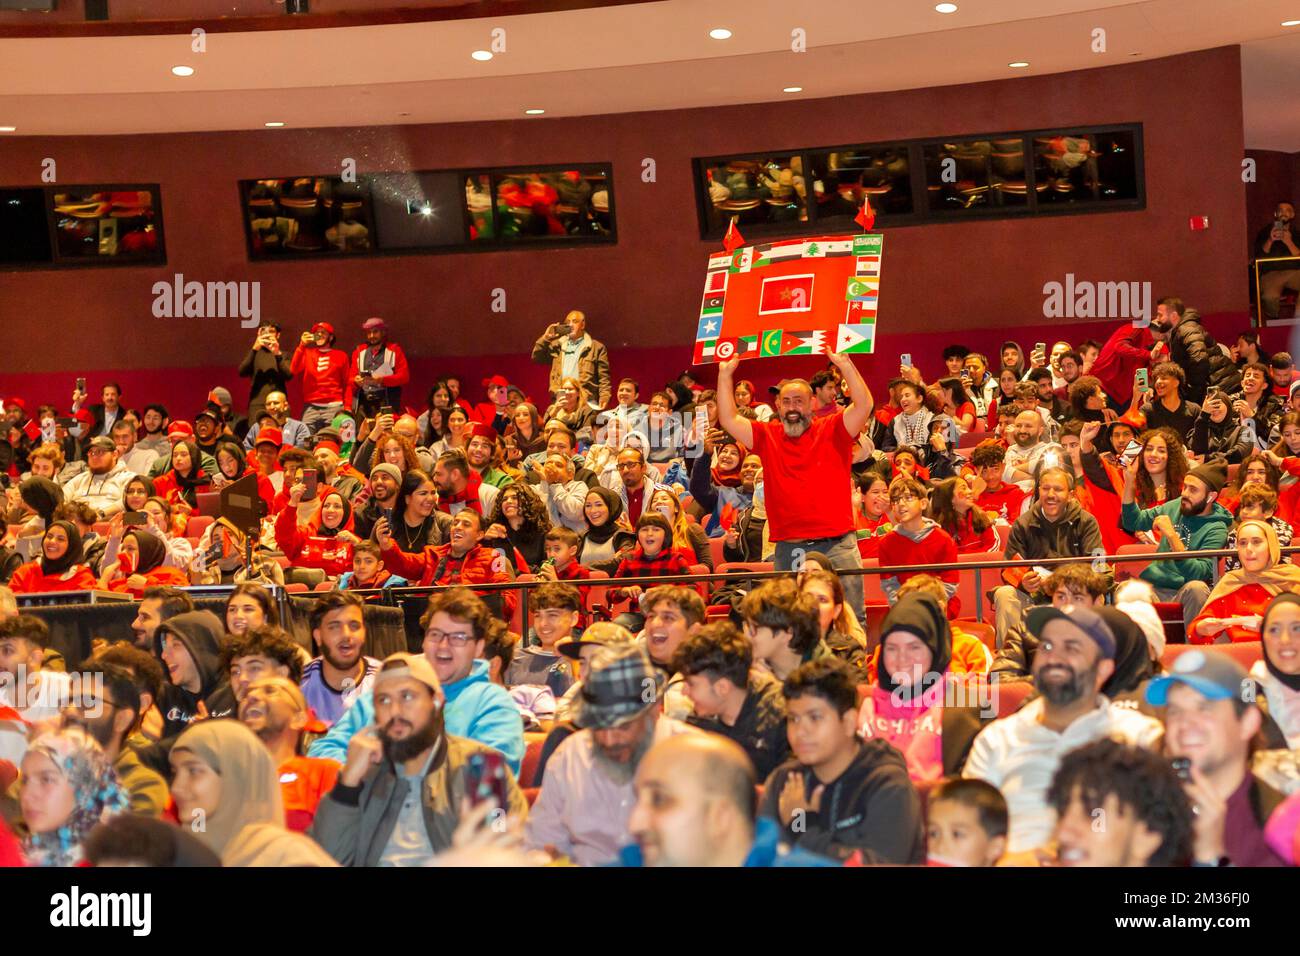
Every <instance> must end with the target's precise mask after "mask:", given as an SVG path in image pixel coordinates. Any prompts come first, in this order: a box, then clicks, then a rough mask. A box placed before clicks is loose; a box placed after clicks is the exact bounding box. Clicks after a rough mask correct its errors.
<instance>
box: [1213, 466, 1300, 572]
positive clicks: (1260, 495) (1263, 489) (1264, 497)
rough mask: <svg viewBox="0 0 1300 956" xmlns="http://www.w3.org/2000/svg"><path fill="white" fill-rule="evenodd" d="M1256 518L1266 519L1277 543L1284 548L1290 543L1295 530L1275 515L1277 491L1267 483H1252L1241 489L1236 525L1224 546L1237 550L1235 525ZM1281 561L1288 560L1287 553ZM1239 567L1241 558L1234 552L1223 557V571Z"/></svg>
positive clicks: (1229, 533)
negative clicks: (1271, 527) (1275, 533)
mask: <svg viewBox="0 0 1300 956" xmlns="http://www.w3.org/2000/svg"><path fill="white" fill-rule="evenodd" d="M1251 518H1256V519H1258V520H1260V521H1267V522H1268V523H1269V524H1270V525H1272V526H1273V530H1274V531H1275V532H1277V543H1278V545H1280V546H1281V547H1283V548H1285V547H1287V546H1288V545H1289V544H1291V538H1292V537H1293V536H1294V534H1295V532H1294V530H1293V529H1292V527H1291V525H1289V524H1288V523H1287V522H1285V521H1283V520H1282V519H1281V518H1279V517H1278V516H1277V492H1276V491H1274V490H1273V489H1272V488H1270V487H1269V486H1268V485H1261V484H1258V483H1252V484H1249V485H1245V486H1243V487H1242V489H1241V503H1240V504H1239V505H1238V506H1237V525H1234V526H1233V529H1232V530H1231V531H1229V532H1228V540H1227V542H1225V543H1224V545H1223V546H1224V547H1225V548H1231V549H1232V550H1233V551H1235V550H1237V526H1239V525H1240V524H1241V523H1242V522H1243V521H1246V520H1248V519H1251ZM1282 560H1283V561H1290V560H1291V558H1290V556H1289V555H1286V556H1283V558H1282ZM1239 567H1241V559H1240V558H1238V557H1237V556H1236V555H1235V554H1233V555H1230V556H1228V557H1226V558H1224V559H1223V570H1224V571H1235V570H1237V569H1238V568H1239Z"/></svg>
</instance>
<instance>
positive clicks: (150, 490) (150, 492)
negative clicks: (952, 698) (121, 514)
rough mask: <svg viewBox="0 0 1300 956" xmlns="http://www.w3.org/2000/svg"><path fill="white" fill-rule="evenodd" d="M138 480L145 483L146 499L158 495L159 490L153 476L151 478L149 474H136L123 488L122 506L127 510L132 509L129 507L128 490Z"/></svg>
mask: <svg viewBox="0 0 1300 956" xmlns="http://www.w3.org/2000/svg"><path fill="white" fill-rule="evenodd" d="M137 481H138V482H140V483H141V484H142V485H144V491H145V499H146V500H148V499H149V498H156V497H157V496H158V490H157V489H156V488H154V486H153V479H152V478H150V477H149V476H148V475H136V476H135V477H134V478H132V479H131V480H130V481H128V482H127V483H126V487H125V488H123V489H122V507H123V508H124V509H125V510H127V511H131V510H132V509H131V508H129V507H127V503H126V492H127V490H128V489H129V488H130V487H131V486H132V485H133V484H135V483H136V482H137Z"/></svg>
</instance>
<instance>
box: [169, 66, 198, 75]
mask: <svg viewBox="0 0 1300 956" xmlns="http://www.w3.org/2000/svg"><path fill="white" fill-rule="evenodd" d="M172 75H174V76H193V75H194V67H192V66H174V67H172Z"/></svg>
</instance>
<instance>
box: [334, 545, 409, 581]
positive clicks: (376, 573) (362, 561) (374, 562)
mask: <svg viewBox="0 0 1300 956" xmlns="http://www.w3.org/2000/svg"><path fill="white" fill-rule="evenodd" d="M409 586H410V582H409V581H407V580H406V578H403V577H398V576H397V575H396V574H393V573H392V572H390V571H388V570H387V569H386V568H385V567H384V556H383V552H382V551H380V550H379V545H377V544H376V543H375V542H373V541H360V542H358V543H357V544H354V545H353V546H352V570H351V571H345V572H343V575H342V577H340V578H339V590H340V591H347V590H350V589H360V588H404V587H409Z"/></svg>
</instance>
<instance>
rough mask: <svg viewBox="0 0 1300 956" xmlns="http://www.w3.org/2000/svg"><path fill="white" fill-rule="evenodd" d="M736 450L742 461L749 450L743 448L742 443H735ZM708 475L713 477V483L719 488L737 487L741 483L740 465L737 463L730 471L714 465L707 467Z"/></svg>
mask: <svg viewBox="0 0 1300 956" xmlns="http://www.w3.org/2000/svg"><path fill="white" fill-rule="evenodd" d="M736 451H738V452H739V453H740V460H741V462H742V463H743V462H744V460H745V456H746V455H748V454H749V450H748V449H747V448H745V446H744V445H741V444H739V443H737V444H736ZM709 476H710V477H711V478H712V479H713V483H714V484H715V485H717V486H718V487H719V488H739V487H740V484H741V479H740V465H737V466H736V467H735V468H733V469H731V470H730V471H723V470H722V469H721V468H718V467H717V466H716V465H715V466H714V467H712V468H710V469H709Z"/></svg>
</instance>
